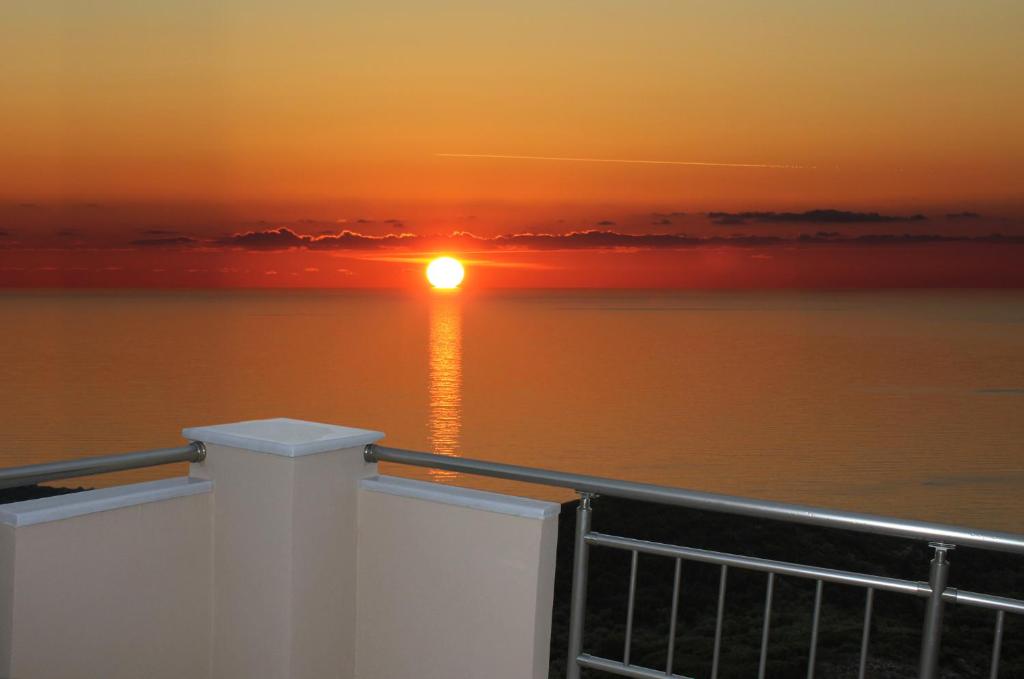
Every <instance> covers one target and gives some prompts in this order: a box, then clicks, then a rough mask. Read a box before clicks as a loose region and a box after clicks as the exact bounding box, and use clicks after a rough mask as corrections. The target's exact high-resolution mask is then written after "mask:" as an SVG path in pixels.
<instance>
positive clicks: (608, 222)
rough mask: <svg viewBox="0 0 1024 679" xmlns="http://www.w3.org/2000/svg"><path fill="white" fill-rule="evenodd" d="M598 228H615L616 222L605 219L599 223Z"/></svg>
mask: <svg viewBox="0 0 1024 679" xmlns="http://www.w3.org/2000/svg"><path fill="white" fill-rule="evenodd" d="M597 225H598V226H615V222H613V221H611V220H610V219H604V220H601V221H600V222H598V223H597Z"/></svg>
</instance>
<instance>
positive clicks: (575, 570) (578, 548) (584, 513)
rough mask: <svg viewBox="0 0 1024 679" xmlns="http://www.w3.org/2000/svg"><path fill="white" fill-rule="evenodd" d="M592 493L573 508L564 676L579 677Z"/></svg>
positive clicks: (572, 678)
mask: <svg viewBox="0 0 1024 679" xmlns="http://www.w3.org/2000/svg"><path fill="white" fill-rule="evenodd" d="M593 498H594V495H593V494H592V493H580V504H579V506H578V507H577V508H576V538H575V540H574V545H573V561H572V601H571V603H570V605H569V659H568V662H567V663H566V665H565V676H566V679H580V665H579V662H578V661H577V658H579V656H580V652H581V651H582V649H583V617H584V615H585V614H586V609H587V557H588V555H589V549H590V546H589V545H588V544H587V541H586V536H587V533H589V532H590V519H591V512H592V509H591V500H592V499H593Z"/></svg>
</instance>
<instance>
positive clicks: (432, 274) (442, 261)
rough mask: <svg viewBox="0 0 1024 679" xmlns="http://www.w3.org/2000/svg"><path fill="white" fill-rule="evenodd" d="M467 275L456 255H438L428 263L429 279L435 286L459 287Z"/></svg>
mask: <svg viewBox="0 0 1024 679" xmlns="http://www.w3.org/2000/svg"><path fill="white" fill-rule="evenodd" d="M465 276H466V270H465V269H464V268H462V263H461V262H460V261H459V260H457V259H455V258H454V257H438V258H437V259H435V260H432V261H431V262H430V264H428V265H427V280H428V281H430V284H431V285H433V286H434V287H435V288H446V289H449V290H450V289H452V288H457V287H459V283H461V282H462V279H463V278H464V277H465Z"/></svg>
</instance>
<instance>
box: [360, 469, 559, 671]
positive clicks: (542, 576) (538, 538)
mask: <svg viewBox="0 0 1024 679" xmlns="http://www.w3.org/2000/svg"><path fill="white" fill-rule="evenodd" d="M558 510H559V506H558V505H557V504H554V503H551V502H538V501H534V500H526V499H522V498H516V497H509V496H505V495H497V494H494V493H484V492H480V491H474V490H467V489H462V488H454V487H449V486H443V485H440V484H432V483H423V482H418V481H411V480H407V479H396V478H391V477H378V478H375V479H368V480H365V481H363V482H362V484H361V487H360V497H359V579H358V582H359V591H358V619H359V625H358V628H357V631H356V678H357V679H395V678H396V677H415V678H416V679H454V678H456V677H458V678H463V677H465V678H470V677H489V678H490V679H543V678H545V677H547V676H548V655H549V653H548V651H549V643H550V636H551V605H552V594H553V589H554V575H555V547H556V541H557V537H558V535H557V534H558Z"/></svg>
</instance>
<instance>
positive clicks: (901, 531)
mask: <svg viewBox="0 0 1024 679" xmlns="http://www.w3.org/2000/svg"><path fill="white" fill-rule="evenodd" d="M364 458H365V459H366V461H367V462H393V463H398V464H403V465H411V466H416V467H427V468H431V469H442V470H447V471H454V472H462V473H466V474H473V475H479V476H490V477H497V478H502V479H508V480H513V481H522V482H525V483H533V484H539V485H546V486H556V487H560V488H569V489H572V490H574V491H576V492H577V493H579V495H580V502H579V506H578V508H577V510H576V534H575V541H574V546H573V550H574V556H573V572H572V594H571V601H570V613H569V644H568V646H569V649H568V665H567V671H566V677H567V679H579V676H580V670H581V668H589V669H594V670H600V671H603V672H607V673H610V674H615V675H619V676H624V677H639V678H641V679H642V678H653V677H659V678H662V679H663V678H665V677H668V678H670V679H671V678H675V679H684V677H683V675H679V674H675V671H674V667H673V658H674V651H675V631H676V614H677V611H678V604H679V594H680V579H681V578H680V570H681V564H682V562H683V561H697V562H703V563H708V564H716V565H718V566H719V569H720V575H719V584H718V602H717V610H716V620H715V636H714V645H713V651H712V654H713V655H712V659H711V675H710V676H711V679H717V676H718V672H719V664H720V659H721V649H722V627H723V619H724V610H725V606H724V604H725V595H726V587H727V583H728V577H729V572H730V569H744V570H749V571H758V572H762V573H765V574H766V580H767V582H766V589H765V601H764V618H763V623H762V629H761V645H760V655H759V661H758V675H757V676H758V679H764V677H765V674H766V670H767V657H768V642H769V637H770V630H771V616H772V599H773V596H774V590H775V578H776V576H789V577H796V578H803V579H810V580H812V581H814V583H815V593H814V608H813V612H812V619H811V638H810V640H809V651H808V669H807V677H808V679H813V677H814V675H815V661H816V657H817V647H818V631H819V627H820V613H821V604H822V590H823V585H824V583H826V582H830V583H839V584H843V585H850V586H855V587H861V588H863V589H864V590H865V598H864V617H863V625H862V629H861V640H860V653H859V659H858V677H859V679H864V677H865V673H866V669H867V660H868V655H869V647H870V641H871V624H872V616H873V611H874V597H875V592H876V591H884V592H895V593H899V594H904V595H909V596H912V597H918V598H922V599H924V600H925V613H924V620H923V623H922V641H921V652H920V659H919V662H918V676H919V677H920V679H935V677H937V676H938V660H939V649H940V645H941V639H942V627H943V624H942V623H943V611H944V607H945V605H946V604H947V603H955V604H962V605H967V606H974V607H978V608H983V609H989V610H992V611H995V624H994V633H993V642H992V653H991V660H990V667H989V677H990V679H997V677H998V675H999V665H1000V653H1001V649H1002V641H1003V629H1004V620H1005V615H1006V613H1016V614H1019V615H1024V600H1020V599H1012V598H1009V597H1001V596H994V595H991V594H982V593H978V592H968V591H963V590H958V589H955V588H952V587H948V586H947V579H948V577H949V566H950V561H949V552H950V551H951V550H952V549H953V548H954V547H955V546H963V547H976V548H981V549H988V550H996V551H1001V552H1008V553H1012V554H1018V555H1024V535H1017V534H1013V533H1003V532H996V531H984V530H977V529H971V528H963V527H960V526H953V525H945V524H939V523H929V522H924V521H913V520H904V519H897V518H892V517H885V516H877V515H873V514H862V513H856V512H846V511H840V510H834V509H823V508H819V507H809V506H803V505H796V504H788V503H782V502H772V501H767V500H756V499H751V498H743V497H736V496H731V495H721V494H717V493H705V492H700V491H693V490H684V489H680V488H671V487H667V486H658V485H653V484H645V483H634V482H630V481H621V480H617V479H608V478H602V477H597V476H586V475H581V474H571V473H567V472H558V471H551V470H546V469H535V468H531V467H521V466H517V465H509V464H501V463H497V462H487V461H484V460H474V459H469V458H461V457H451V456H447V455H435V454H431V453H421V452H416V451H411V450H402V449H398V448H389V447H385V446H379V445H374V444H371V445H368V446H366V448H365V451H364ZM598 495H608V496H613V497H619V498H626V499H631V500H640V501H644V502H653V503H660V504H667V505H673V506H677V507H687V508H690V509H699V510H705V511H713V512H723V513H727V514H738V515H744V516H750V517H756V518H760V519H773V520H779V521H787V522H791V523H800V524H809V525H815V526H823V527H828V528H838V529H845V530H853V531H859V532H863V533H871V534H877V535H890V536H896V537H902V538H910V539H917V540H924V541H927V542H928V546H929V547H930V548H931V550H932V559H931V562H930V567H929V577H928V582H915V581H911V580H903V579H898V578H891V577H882V576H877V575H870V574H866V573H857V572H853V571H845V570H836V569H830V568H820V567H817V566H809V565H805V564H799V563H791V562H786V561H777V560H772V559H762V558H757V557H751V556H742V555H738V554H728V553H724V552H719V551H713V550H706V549H696V548H693V547H685V546H681V545H673V544H664V543H659V542H649V541H645V540H637V539H633V538H628V537H622V536H615V535H607V534H604V533H599V532H595V531H593V530H592V529H591V519H592V514H593V500H594V498H595V497H597V496H598ZM594 547H597V548H605V549H617V550H624V551H627V552H629V553H630V557H631V558H630V576H629V590H628V599H627V607H626V609H627V613H626V630H625V645H624V649H623V658H622V660H621V661H618V660H613V659H610V658H603V657H598V656H594V655H591V654H589V653H584V652H583V648H582V645H583V621H584V614H585V611H586V604H587V575H588V560H589V552H590V549H591V548H594ZM639 554H649V555H654V556H658V557H664V558H670V559H674V560H675V571H674V577H673V592H672V602H671V610H672V614H671V619H670V621H669V635H668V642H667V646H668V648H667V662H666V666H665V668H664V669H653V668H649V667H644V666H640V665H636V664H633V663H631V662H630V654H631V647H632V633H633V618H634V608H635V602H636V580H637V562H638V555H639Z"/></svg>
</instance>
